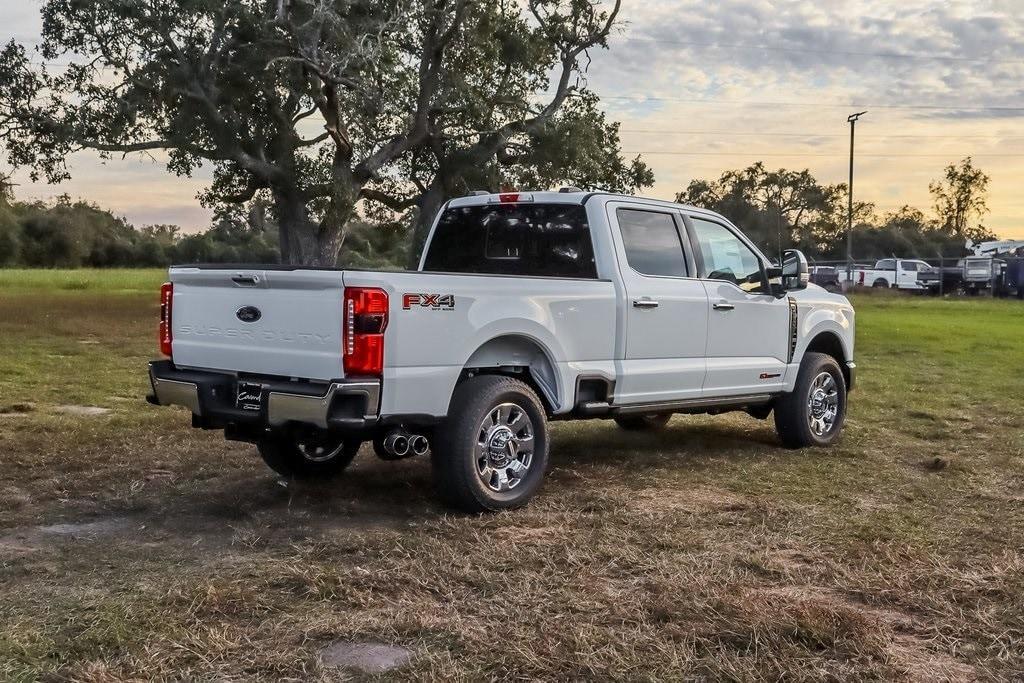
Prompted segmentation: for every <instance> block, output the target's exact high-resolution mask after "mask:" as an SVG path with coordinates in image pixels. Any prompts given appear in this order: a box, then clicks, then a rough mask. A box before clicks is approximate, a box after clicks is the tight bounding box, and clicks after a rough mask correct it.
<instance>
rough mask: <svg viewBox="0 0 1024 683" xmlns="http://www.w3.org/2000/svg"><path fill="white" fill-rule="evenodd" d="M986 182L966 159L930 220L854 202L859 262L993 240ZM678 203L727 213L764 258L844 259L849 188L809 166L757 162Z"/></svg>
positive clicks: (932, 253) (953, 169)
mask: <svg viewBox="0 0 1024 683" xmlns="http://www.w3.org/2000/svg"><path fill="white" fill-rule="evenodd" d="M988 183H989V177H988V176H987V175H986V174H985V173H983V172H982V171H981V170H980V169H978V168H977V167H976V166H974V163H973V161H972V160H971V158H970V157H967V158H965V159H963V160H961V161H960V162H959V163H957V164H950V165H948V166H946V168H945V169H944V170H943V174H942V177H941V178H939V179H938V180H935V181H933V182H932V183H930V184H929V187H928V189H929V191H930V192H931V195H932V200H933V206H932V209H933V213H932V214H931V215H928V214H925V213H924V212H923V211H921V210H920V209H917V208H914V207H911V206H907V205H904V206H902V207H900V208H898V209H896V210H894V211H888V212H884V213H882V214H879V213H878V211H877V210H876V209H875V205H874V204H872V203H871V202H862V201H860V202H854V204H853V256H854V258H857V259H863V260H871V259H878V258H884V257H887V256H892V255H894V254H895V255H897V256H907V257H918V258H935V257H939V256H943V257H958V256H962V255H963V254H964V251H965V249H964V244H965V242H966V241H967V240H973V241H975V242H978V241H982V240H986V239H995V235H993V234H992V232H991V231H990V230H989V229H988V228H986V227H985V226H984V224H983V223H982V221H983V219H984V217H985V215H986V214H987V213H988V206H987V203H986V197H987V192H988ZM676 201H678V202H682V203H685V204H693V205H696V206H700V207H704V208H708V209H712V210H714V211H718V212H719V213H721V214H723V215H725V216H727V217H728V218H729V219H730V220H731V221H733V222H734V223H736V224H737V225H739V226H740V227H742V228H743V230H744V231H745V232H746V233H747V235H749V236H750V238H751V239H752V240H754V241H755V242H756V243H757V244H758V246H760V247H761V249H762V250H763V251H764V252H765V253H766V254H769V255H771V254H777V253H779V252H780V251H781V250H782V249H786V248H792V247H795V248H797V249H800V250H802V251H804V253H806V254H807V255H808V256H811V257H814V258H817V259H819V260H843V259H845V258H846V232H847V218H848V211H849V210H848V196H847V187H846V184H845V183H840V184H836V185H828V184H822V183H820V182H818V180H817V179H816V178H815V177H814V176H813V175H812V174H811V172H810V171H808V170H806V169H805V170H803V171H790V170H786V169H784V168H780V169H778V170H774V171H772V170H768V169H766V168H765V166H764V164H763V163H761V162H758V163H756V164H754V165H753V166H749V167H747V168H744V169H741V170H737V171H726V172H725V173H723V174H722V175H721V176H720V177H719V178H718V179H716V180H694V181H692V182H690V184H689V185H688V186H687V187H686V189H684V190H683V191H681V192H679V193H678V194H677V195H676Z"/></svg>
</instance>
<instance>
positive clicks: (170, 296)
mask: <svg viewBox="0 0 1024 683" xmlns="http://www.w3.org/2000/svg"><path fill="white" fill-rule="evenodd" d="M173 303H174V285H172V284H171V283H170V282H165V283H163V284H162V285H160V353H162V354H164V355H165V356H168V357H170V355H171V341H172V339H171V305H172V304H173Z"/></svg>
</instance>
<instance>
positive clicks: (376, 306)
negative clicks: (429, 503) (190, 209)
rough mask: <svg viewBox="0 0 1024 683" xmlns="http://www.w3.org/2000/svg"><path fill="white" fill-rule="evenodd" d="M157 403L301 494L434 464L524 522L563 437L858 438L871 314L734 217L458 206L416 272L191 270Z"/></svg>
mask: <svg viewBox="0 0 1024 683" xmlns="http://www.w3.org/2000/svg"><path fill="white" fill-rule="evenodd" d="M159 335H160V347H161V351H162V353H163V354H164V355H165V356H166V359H164V360H158V361H154V362H152V363H150V365H149V374H150V380H151V383H152V394H151V395H150V396H149V397H148V400H149V401H150V402H151V403H154V404H159V405H168V404H176V405H182V406H185V407H186V408H188V410H189V411H190V412H191V414H192V424H193V426H195V427H198V428H203V429H220V430H224V433H225V435H226V436H227V438H229V439H235V440H242V441H248V442H252V443H254V444H256V446H257V448H258V451H259V453H260V454H261V455H262V457H263V459H264V460H265V461H266V463H267V464H268V465H269V466H270V467H271V468H272V469H274V470H275V471H277V472H278V473H280V474H282V475H286V476H294V477H322V476H329V475H332V474H336V473H338V472H340V471H341V470H343V469H344V468H345V467H346V466H347V465H348V464H349V463H350V462H351V461H352V459H353V458H354V457H355V455H356V453H357V451H358V450H359V448H360V446H361V445H362V444H363V443H364V442H367V441H371V442H373V447H374V450H375V452H376V453H377V454H378V455H379V456H380V457H382V458H384V459H387V460H390V459H398V458H402V457H407V456H409V455H426V454H427V453H428V452H429V453H430V454H431V459H432V466H433V471H434V474H435V481H436V484H437V489H438V492H439V494H440V495H441V496H442V498H443V499H444V500H445V501H447V502H448V503H449V504H452V505H454V506H457V507H460V508H463V509H466V510H471V511H485V510H498V509H503V508H511V507H516V506H519V505H522V504H523V503H525V502H526V501H527V500H529V499H530V497H531V496H533V495H534V493H535V492H536V491H537V490H538V487H539V486H540V484H541V481H542V479H543V477H544V471H545V468H546V467H547V464H548V452H549V436H548V422H549V421H550V420H566V419H586V418H607V419H613V420H615V422H617V423H618V425H619V426H620V427H622V428H623V429H627V430H651V429H659V428H662V427H664V426H665V424H666V422H667V421H668V419H669V417H670V416H671V415H672V414H675V413H720V412H725V411H733V410H742V411H746V412H748V413H749V414H750V415H753V416H755V417H757V418H761V419H764V418H767V417H768V416H769V415H770V414H772V413H774V422H775V426H776V429H777V432H778V435H779V438H780V440H781V442H782V444H783V445H785V446H788V447H804V446H827V445H830V444H832V443H833V442H834V441H835V440H836V439H837V437H838V436H839V433H840V430H841V429H842V426H843V422H844V419H845V415H846V400H847V392H848V391H849V390H850V388H851V387H852V386H853V382H854V371H855V365H854V362H853V345H854V344H853V340H854V312H853V308H852V307H851V305H850V303H849V301H847V299H846V298H845V297H843V296H841V295H838V294H833V293H829V292H827V291H825V290H824V289H822V288H820V287H818V286H816V285H813V284H808V272H807V261H806V260H805V259H804V258H803V255H802V254H801V253H800V252H798V251H795V250H790V251H788V252H785V254H784V258H783V262H782V263H781V264H774V263H772V262H771V261H770V260H769V259H768V258H766V257H765V256H764V255H763V254H762V253H761V252H760V251H759V250H758V248H757V247H756V246H755V245H754V244H753V243H752V242H751V241H750V240H749V239H747V238H746V237H745V236H744V235H743V233H742V232H741V231H740V230H739V229H738V228H737V227H736V226H735V225H733V224H732V223H730V222H729V221H728V220H727V219H726V218H724V217H722V216H720V215H718V214H715V213H712V212H710V211H705V210H702V209H698V208H695V207H692V206H684V205H680V204H675V203H670V202H665V201H657V200H651V199H641V198H635V197H628V196H622V195H616V194H609V193H602V192H592V193H585V192H581V191H577V190H571V191H560V192H530V193H527V192H521V193H520V192H510V193H501V194H487V193H477V194H474V195H471V196H467V197H462V198H457V199H452V200H450V201H449V202H448V203H447V204H446V205H445V206H444V207H443V208H442V210H441V211H440V212H439V214H438V216H437V218H436V219H435V222H434V225H433V227H432V229H431V232H430V235H429V238H428V241H427V244H426V246H425V248H424V251H423V255H422V257H421V259H420V262H419V266H418V269H417V270H415V271H365V270H340V269H330V268H308V267H299V266H259V265H244V266H205V265H199V266H174V267H172V268H171V269H170V281H169V282H168V283H167V284H165V285H164V286H163V288H162V291H161V319H160V332H159Z"/></svg>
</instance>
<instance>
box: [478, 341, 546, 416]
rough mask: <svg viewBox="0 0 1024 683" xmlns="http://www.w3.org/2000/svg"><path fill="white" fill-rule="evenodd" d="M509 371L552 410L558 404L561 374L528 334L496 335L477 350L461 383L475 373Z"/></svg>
mask: <svg viewBox="0 0 1024 683" xmlns="http://www.w3.org/2000/svg"><path fill="white" fill-rule="evenodd" d="M484 374H487V375H508V376H509V377H515V378H516V379H519V380H521V381H523V382H525V383H526V384H528V385H529V386H530V388H532V389H533V390H534V391H535V392H536V393H537V396H538V397H540V400H541V403H543V404H544V408H545V409H546V410H547V412H548V414H549V415H550V414H552V413H553V412H554V410H555V406H556V405H557V404H558V376H557V374H556V373H555V367H554V365H553V364H552V362H551V358H550V356H549V355H548V354H547V352H546V351H545V350H544V348H543V347H541V345H540V344H538V343H537V342H535V341H534V340H532V339H529V338H527V337H522V336H518V335H506V336H502V337H495V338H494V339H491V340H490V341H488V342H487V343H485V344H483V345H482V346H481V347H480V348H478V349H477V350H476V351H474V352H473V355H472V356H470V357H469V360H467V361H466V364H465V365H464V366H463V369H462V374H460V375H459V381H458V383H462V382H463V381H465V380H466V379H468V378H469V377H473V376H475V375H484Z"/></svg>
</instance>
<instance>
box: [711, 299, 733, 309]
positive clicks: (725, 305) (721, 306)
mask: <svg viewBox="0 0 1024 683" xmlns="http://www.w3.org/2000/svg"><path fill="white" fill-rule="evenodd" d="M711 308H713V309H715V310H716V311H731V310H732V309H734V308H736V307H735V306H733V305H732V304H731V303H729V302H728V301H719V302H718V303H716V304H713V305H712V306H711Z"/></svg>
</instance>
